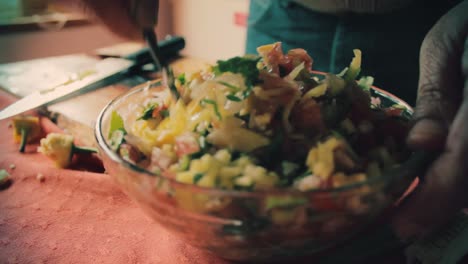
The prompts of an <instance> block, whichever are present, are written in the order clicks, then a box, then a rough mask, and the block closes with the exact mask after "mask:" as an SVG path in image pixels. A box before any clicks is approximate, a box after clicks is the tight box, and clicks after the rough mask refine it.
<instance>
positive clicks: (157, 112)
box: [151, 105, 167, 118]
mask: <svg viewBox="0 0 468 264" xmlns="http://www.w3.org/2000/svg"><path fill="white" fill-rule="evenodd" d="M164 110H167V106H166V105H158V106H157V107H156V108H154V110H153V113H152V114H151V117H153V118H157V117H159V116H160V115H161V112H162V111H164Z"/></svg>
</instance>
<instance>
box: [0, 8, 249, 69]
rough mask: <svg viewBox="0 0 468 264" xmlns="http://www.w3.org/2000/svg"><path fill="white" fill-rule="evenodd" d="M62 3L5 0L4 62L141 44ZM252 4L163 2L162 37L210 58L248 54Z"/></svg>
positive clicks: (0, 19) (0, 56) (0, 38)
mask: <svg viewBox="0 0 468 264" xmlns="http://www.w3.org/2000/svg"><path fill="white" fill-rule="evenodd" d="M57 2H60V1H57V0H55V2H53V1H50V0H49V1H48V0H1V1H0V64H1V63H9V62H17V61H23V60H30V59H36V58H43V57H51V56H59V55H66V54H74V53H94V52H95V51H96V50H98V49H100V48H104V47H109V46H113V45H116V44H123V45H121V47H125V48H128V49H136V48H138V47H141V45H142V44H141V43H134V42H129V41H128V40H126V39H122V38H120V37H118V36H115V35H113V34H112V33H110V32H109V31H107V30H106V28H104V27H103V26H102V25H100V24H99V22H97V21H95V20H94V19H92V18H90V17H87V16H85V15H84V14H82V13H80V12H73V11H70V10H68V9H67V10H64V9H63V8H61V7H60V6H59V5H57V4H56V3H57ZM248 6H249V1H248V0H160V11H159V24H158V27H157V31H158V36H160V37H163V36H166V35H181V36H183V37H184V38H185V40H186V47H185V49H184V50H183V52H182V54H183V55H186V56H189V57H194V58H200V59H204V60H207V61H215V60H217V59H220V58H228V57H232V56H235V55H239V54H243V53H244V46H245V39H246V23H247V16H248ZM213 21H216V23H214V22H213ZM226 32H228V34H227V33H226ZM221 33H223V34H221ZM221 36H222V37H221ZM207 47H209V48H207Z"/></svg>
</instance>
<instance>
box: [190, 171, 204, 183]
mask: <svg viewBox="0 0 468 264" xmlns="http://www.w3.org/2000/svg"><path fill="white" fill-rule="evenodd" d="M203 176H205V174H203V173H197V174H195V175H194V176H193V183H194V184H196V183H197V182H199V181H200V180H201V179H202V178H203Z"/></svg>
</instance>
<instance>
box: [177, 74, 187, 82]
mask: <svg viewBox="0 0 468 264" xmlns="http://www.w3.org/2000/svg"><path fill="white" fill-rule="evenodd" d="M177 80H179V82H180V85H184V84H185V83H186V82H187V79H186V78H185V72H184V73H181V74H180V75H179V76H177Z"/></svg>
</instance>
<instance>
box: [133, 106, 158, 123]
mask: <svg viewBox="0 0 468 264" xmlns="http://www.w3.org/2000/svg"><path fill="white" fill-rule="evenodd" d="M157 107H158V104H149V105H148V106H146V107H145V109H144V110H143V114H142V115H141V116H140V117H139V118H138V119H137V120H148V119H150V118H152V117H153V111H154V110H155V109H156V108H157Z"/></svg>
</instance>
